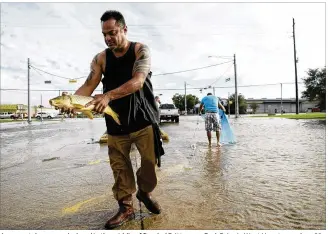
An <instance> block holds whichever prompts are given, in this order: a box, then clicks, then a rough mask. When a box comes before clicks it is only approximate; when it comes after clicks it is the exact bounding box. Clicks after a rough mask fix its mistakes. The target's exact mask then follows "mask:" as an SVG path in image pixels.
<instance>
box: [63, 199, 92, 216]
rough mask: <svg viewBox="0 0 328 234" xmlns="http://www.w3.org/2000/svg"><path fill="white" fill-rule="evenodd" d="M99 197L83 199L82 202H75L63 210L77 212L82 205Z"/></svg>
mask: <svg viewBox="0 0 328 234" xmlns="http://www.w3.org/2000/svg"><path fill="white" fill-rule="evenodd" d="M96 199H97V197H94V198H91V199H88V200H85V201H81V202H78V203H77V204H75V205H74V206H71V207H66V208H64V209H63V210H62V213H63V214H72V213H75V212H77V211H78V210H79V209H80V208H81V206H83V205H85V204H87V203H89V202H91V201H94V200H96Z"/></svg>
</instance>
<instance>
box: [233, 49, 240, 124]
mask: <svg viewBox="0 0 328 234" xmlns="http://www.w3.org/2000/svg"><path fill="white" fill-rule="evenodd" d="M233 64H234V69H235V115H236V118H238V114H239V105H238V88H237V64H236V54H234V55H233Z"/></svg>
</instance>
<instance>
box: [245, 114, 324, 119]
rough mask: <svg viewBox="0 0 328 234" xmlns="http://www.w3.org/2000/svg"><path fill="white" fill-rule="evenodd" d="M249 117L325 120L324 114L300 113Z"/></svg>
mask: <svg viewBox="0 0 328 234" xmlns="http://www.w3.org/2000/svg"><path fill="white" fill-rule="evenodd" d="M251 117H269V118H285V119H326V113H322V112H314V113H300V114H298V115H296V114H282V115H280V114H278V115H264V116H251Z"/></svg>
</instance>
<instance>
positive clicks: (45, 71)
mask: <svg viewBox="0 0 328 234" xmlns="http://www.w3.org/2000/svg"><path fill="white" fill-rule="evenodd" d="M30 67H32V68H34V69H36V70H39V71H41V72H43V73H46V74H48V75H51V76H55V77H58V78H63V79H67V80H78V79H82V78H85V77H87V76H81V77H77V78H69V77H64V76H59V75H55V74H52V73H50V72H47V71H44V70H41V69H39V68H37V67H34V66H33V65H30Z"/></svg>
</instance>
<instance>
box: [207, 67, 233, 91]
mask: <svg viewBox="0 0 328 234" xmlns="http://www.w3.org/2000/svg"><path fill="white" fill-rule="evenodd" d="M232 65H233V64H231V65H230V66H229V67H228V68H227V70H226V71H225V72H224V73H223V74H222V75H221V76H220V77H219V78H217V79H216V80H215V81H214V82H213V83H212V84H210V85H209V86H212V85H213V84H215V83H216V82H218V81H219V79H221V78H222V77H223V76H224V74H226V73H227V71H228V70H229V69H230V68H231V67H232Z"/></svg>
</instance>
